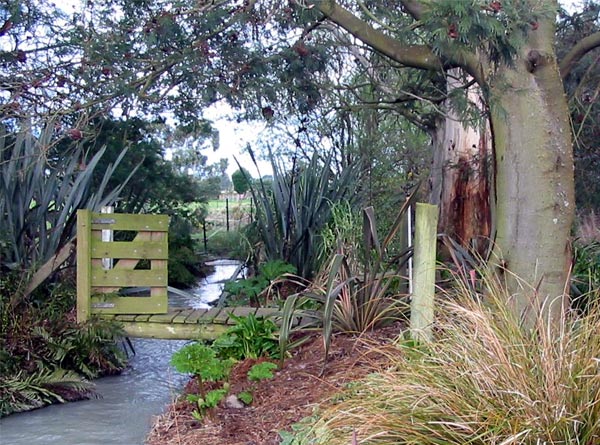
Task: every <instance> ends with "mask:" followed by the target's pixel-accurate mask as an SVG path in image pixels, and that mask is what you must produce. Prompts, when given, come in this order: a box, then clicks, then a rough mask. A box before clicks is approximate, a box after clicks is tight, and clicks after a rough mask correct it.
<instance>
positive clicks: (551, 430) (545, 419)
mask: <svg viewBox="0 0 600 445" xmlns="http://www.w3.org/2000/svg"><path fill="white" fill-rule="evenodd" d="M485 285H486V287H487V294H488V295H489V298H486V302H485V303H483V302H481V301H480V299H479V298H477V297H476V296H475V295H474V294H473V292H472V291H471V290H470V288H469V285H468V284H466V283H463V284H461V285H459V286H458V291H457V292H456V293H457V294H458V295H446V296H445V297H444V298H441V302H440V304H439V308H438V309H439V311H438V315H439V316H438V320H437V325H436V335H435V339H434V340H433V341H432V342H430V343H428V344H422V345H419V346H417V347H415V346H414V345H409V344H408V343H407V342H400V343H399V348H398V352H397V353H393V354H392V355H390V357H389V358H390V366H389V368H388V369H385V370H382V371H378V372H376V373H374V374H372V375H370V376H369V377H368V378H367V379H365V380H363V381H361V382H359V383H357V384H356V385H353V387H352V390H351V391H349V392H348V393H347V394H345V395H343V396H342V397H338V398H337V400H339V399H341V401H336V402H335V403H333V404H332V405H330V406H329V407H328V408H324V409H323V411H322V414H321V415H320V418H319V419H318V420H316V421H315V422H314V423H313V425H312V427H311V429H312V432H311V433H310V434H306V431H304V432H303V434H302V437H303V439H301V440H299V441H297V443H306V444H308V443H311V444H317V443H318V444H331V445H335V444H344V445H347V444H350V443H352V444H354V443H356V444H415V445H416V444H419V445H427V444H436V445H442V444H486V445H489V444H497V445H509V444H535V445H538V444H539V445H541V444H581V445H596V444H600V307H598V305H595V307H594V308H592V310H590V311H589V313H588V314H587V315H586V316H580V317H578V318H577V317H576V315H575V314H569V315H567V316H566V317H564V319H563V320H562V321H560V322H556V321H555V322H554V323H553V324H550V323H548V322H546V321H545V320H544V319H542V318H541V317H540V318H538V319H537V322H536V323H535V325H534V326H533V327H532V328H530V329H524V328H522V325H521V323H520V320H519V318H518V317H517V316H515V315H514V314H513V312H512V311H511V310H510V306H511V304H510V298H509V297H507V296H506V295H505V294H503V293H502V291H501V288H500V286H497V285H496V283H495V282H494V281H493V280H486V282H485ZM304 437H307V438H304Z"/></svg>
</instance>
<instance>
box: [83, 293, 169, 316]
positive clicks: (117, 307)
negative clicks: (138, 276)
mask: <svg viewBox="0 0 600 445" xmlns="http://www.w3.org/2000/svg"><path fill="white" fill-rule="evenodd" d="M165 292H166V289H165ZM166 301H167V297H166V295H165V296H161V295H159V296H156V297H122V296H118V295H102V296H93V297H92V298H91V307H92V312H93V313H97V314H119V313H120V314H161V313H165V312H166V311H167V310H168V308H167V303H166Z"/></svg>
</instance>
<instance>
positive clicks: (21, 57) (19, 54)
mask: <svg viewBox="0 0 600 445" xmlns="http://www.w3.org/2000/svg"><path fill="white" fill-rule="evenodd" d="M17 62H21V63H25V62H27V54H25V51H23V50H22V49H20V50H18V51H17Z"/></svg>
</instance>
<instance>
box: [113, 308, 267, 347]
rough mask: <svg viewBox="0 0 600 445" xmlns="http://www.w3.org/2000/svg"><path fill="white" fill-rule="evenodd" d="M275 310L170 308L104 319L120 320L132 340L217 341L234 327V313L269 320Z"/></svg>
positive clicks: (116, 315)
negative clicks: (137, 338) (139, 338)
mask: <svg viewBox="0 0 600 445" xmlns="http://www.w3.org/2000/svg"><path fill="white" fill-rule="evenodd" d="M276 311H277V309H268V308H261V309H257V308H250V307H225V308H216V307H215V308H210V309H180V308H170V309H169V310H168V311H167V313H165V314H154V315H153V314H143V315H135V314H111V315H102V318H104V319H109V320H115V321H118V322H119V323H120V324H121V325H122V326H123V329H124V330H125V332H126V333H127V334H128V335H129V336H131V337H143V338H165V339H184V340H185V339H202V340H214V339H215V338H217V337H218V336H219V335H221V334H222V333H224V332H225V331H226V330H227V329H228V328H229V327H231V326H232V325H233V324H234V320H233V318H231V314H233V315H235V316H238V317H239V316H248V315H250V314H254V315H256V316H257V317H260V316H264V317H269V316H272V315H275V313H276Z"/></svg>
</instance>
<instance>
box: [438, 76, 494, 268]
mask: <svg viewBox="0 0 600 445" xmlns="http://www.w3.org/2000/svg"><path fill="white" fill-rule="evenodd" d="M453 71H455V74H458V73H457V72H456V70H453ZM456 77H458V76H456ZM458 86H459V83H458V82H457V81H456V80H452V78H449V80H448V91H451V90H452V89H453V88H457V87H458ZM469 96H470V99H471V100H472V101H473V102H476V103H477V102H479V101H480V97H479V93H478V89H477V88H475V87H472V88H471V89H470V91H469ZM432 139H433V150H434V164H433V166H432V171H431V176H430V178H431V179H430V186H431V195H430V201H431V202H432V203H433V204H438V205H439V207H440V219H439V225H438V230H439V232H441V233H444V234H446V235H448V236H450V237H452V238H453V239H454V240H456V241H457V242H458V243H459V244H461V245H463V246H464V247H466V248H469V249H473V250H474V251H476V252H477V253H478V254H479V255H480V256H482V257H483V256H484V255H485V252H486V250H487V249H488V246H489V238H490V230H491V209H490V205H491V202H490V181H491V172H490V162H491V152H492V150H491V133H490V130H489V127H488V126H487V125H486V127H485V128H482V129H477V128H473V127H469V126H467V125H465V124H463V123H461V122H460V121H459V120H458V116H456V115H455V114H454V113H452V112H451V111H448V115H447V116H446V118H445V119H444V120H443V121H441V122H440V123H439V125H438V128H437V129H436V132H435V134H434V135H433V138H432Z"/></svg>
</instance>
